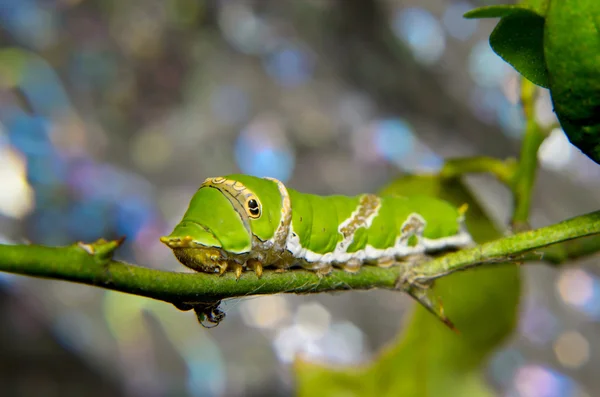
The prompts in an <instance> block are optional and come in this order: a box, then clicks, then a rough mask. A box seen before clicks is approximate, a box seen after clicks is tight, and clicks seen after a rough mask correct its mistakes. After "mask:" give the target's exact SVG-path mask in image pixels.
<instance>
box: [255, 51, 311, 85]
mask: <svg viewBox="0 0 600 397" xmlns="http://www.w3.org/2000/svg"><path fill="white" fill-rule="evenodd" d="M314 68H315V59H314V54H313V53H311V52H309V51H308V50H307V49H305V48H304V47H303V46H300V45H297V44H292V43H285V44H283V45H280V46H279V48H277V49H276V50H275V51H273V52H271V53H270V54H269V55H268V56H267V57H266V59H265V69H266V70H267V73H268V74H269V76H271V77H272V78H273V79H274V80H275V81H277V82H278V83H279V84H281V85H282V86H284V87H288V88H291V87H296V86H299V85H302V84H304V83H306V82H308V80H310V78H311V77H312V75H313V73H314Z"/></svg>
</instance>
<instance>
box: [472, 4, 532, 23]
mask: <svg viewBox="0 0 600 397" xmlns="http://www.w3.org/2000/svg"><path fill="white" fill-rule="evenodd" d="M523 14H527V15H529V14H535V15H538V16H541V15H539V14H537V13H536V12H535V11H533V10H532V9H530V8H528V7H524V6H522V5H512V4H503V5H495V6H486V7H479V8H475V9H474V10H471V11H468V12H467V13H465V15H464V17H465V18H468V19H480V18H503V17H508V16H512V15H523Z"/></svg>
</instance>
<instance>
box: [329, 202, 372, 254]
mask: <svg viewBox="0 0 600 397" xmlns="http://www.w3.org/2000/svg"><path fill="white" fill-rule="evenodd" d="M380 206H381V199H380V198H379V197H377V196H375V195H374V194H364V195H362V196H361V197H360V200H359V203H358V207H357V208H356V210H355V211H354V212H353V213H352V215H350V218H348V219H346V220H345V221H344V222H342V224H341V225H340V227H339V229H338V231H339V232H340V233H341V234H342V236H344V238H343V239H342V241H340V242H339V243H338V246H337V247H336V250H338V249H339V250H342V252H346V248H347V247H348V246H349V245H350V244H351V243H352V240H353V238H354V233H355V232H356V231H357V230H358V229H359V228H361V227H367V226H368V220H369V219H370V218H371V219H372V217H373V216H374V215H376V214H377V211H379V207H380Z"/></svg>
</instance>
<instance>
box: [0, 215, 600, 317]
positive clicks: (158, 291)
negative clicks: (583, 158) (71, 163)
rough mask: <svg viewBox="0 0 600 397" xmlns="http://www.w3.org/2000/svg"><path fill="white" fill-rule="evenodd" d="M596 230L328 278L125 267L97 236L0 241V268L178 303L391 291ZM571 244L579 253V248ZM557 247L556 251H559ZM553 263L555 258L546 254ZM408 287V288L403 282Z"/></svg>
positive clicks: (531, 236) (572, 225)
mask: <svg viewBox="0 0 600 397" xmlns="http://www.w3.org/2000/svg"><path fill="white" fill-rule="evenodd" d="M599 233H600V212H595V213H591V214H588V215H583V216H580V217H577V218H573V219H570V220H567V221H565V222H562V223H559V224H557V225H553V226H548V227H545V228H541V229H538V230H534V231H527V232H523V233H520V234H516V235H513V236H510V237H506V238H502V239H499V240H496V241H492V242H490V243H486V244H483V245H481V246H478V247H476V248H473V249H467V250H463V251H458V252H454V253H451V254H447V255H445V256H443V257H440V258H437V259H434V260H432V261H429V262H426V263H421V264H418V265H414V266H413V267H402V266H400V267H394V268H391V269H383V268H378V267H376V266H365V267H363V268H362V269H361V270H360V272H358V273H348V272H345V271H343V270H334V271H333V272H332V273H331V274H329V275H327V276H318V275H317V274H315V273H314V272H311V271H305V270H293V271H288V272H283V273H277V272H275V271H265V273H264V274H263V276H262V278H260V279H259V278H257V277H256V275H255V274H254V273H251V272H246V273H244V274H243V275H242V277H241V278H240V279H239V280H236V279H235V276H234V275H233V274H232V273H228V274H225V275H224V276H221V277H219V276H217V275H214V274H205V273H175V272H168V271H161V270H156V269H148V268H143V267H138V266H134V265H129V264H126V263H123V262H118V261H114V260H112V259H111V257H112V253H113V251H114V250H115V249H116V248H117V247H118V245H119V242H104V241H100V242H97V243H95V244H92V245H86V244H81V243H80V244H75V245H72V246H68V247H56V248H54V247H44V246H37V245H0V271H4V272H10V273H16V274H22V275H28V276H35V277H43V278H51V279H58V280H65V281H73V282H77V283H82V284H88V285H93V286H97V287H101V288H105V289H110V290H115V291H121V292H125V293H130V294H135V295H140V296H144V297H148V298H153V299H159V300H164V301H167V302H171V303H174V304H178V305H179V306H181V305H180V304H181V303H198V302H213V301H218V300H222V299H226V298H233V297H245V296H249V295H263V294H275V293H296V294H306V293H319V292H331V291H340V290H350V289H354V290H366V289H372V288H385V289H396V288H397V287H398V284H397V280H398V277H401V279H402V280H403V283H402V284H403V285H401V288H403V289H406V290H407V291H409V290H410V289H414V288H412V287H415V286H419V285H422V284H427V283H428V282H429V281H432V280H434V279H436V278H439V277H442V276H444V275H447V274H450V273H452V272H455V271H459V270H464V269H467V268H469V267H473V266H477V265H481V264H486V263H497V262H507V261H511V260H514V258H520V259H521V257H523V254H524V253H525V252H527V251H532V250H537V249H541V248H543V247H547V246H548V245H551V244H556V243H561V242H565V241H568V240H572V239H575V238H578V237H584V236H590V235H594V234H599ZM594 243H595V244H596V245H595V246H594V247H593V249H592V246H591V245H590V244H585V245H581V246H578V245H576V244H573V243H571V245H570V248H569V249H568V250H566V251H565V252H568V253H569V254H568V256H563V257H562V259H564V260H566V259H569V258H573V257H578V256H581V255H589V254H592V253H595V252H598V251H599V250H600V244H598V243H600V239H596V240H595V241H594ZM577 247H580V248H581V249H582V251H581V252H580V253H578V252H577V251H576V249H577ZM543 252H544V251H542V252H540V253H537V255H535V254H533V255H530V256H524V257H523V258H522V259H523V260H545V259H547V258H545V257H544V255H543ZM561 252H562V251H561ZM552 259H553V261H559V260H561V258H560V257H558V256H554V257H552ZM407 284H408V285H407Z"/></svg>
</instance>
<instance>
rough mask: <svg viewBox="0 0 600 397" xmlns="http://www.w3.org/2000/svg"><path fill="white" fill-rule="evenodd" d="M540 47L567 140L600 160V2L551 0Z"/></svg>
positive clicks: (556, 108)
mask: <svg viewBox="0 0 600 397" xmlns="http://www.w3.org/2000/svg"><path fill="white" fill-rule="evenodd" d="M544 51H545V59H546V65H547V68H548V73H549V75H550V91H551V94H552V102H553V104H554V110H555V112H556V115H557V116H558V119H559V120H560V123H561V125H562V127H563V129H564V130H565V133H566V134H567V136H568V137H569V139H570V141H571V142H572V143H573V144H574V145H575V146H577V147H578V148H579V149H581V150H582V151H583V152H584V153H585V154H587V155H588V156H589V157H590V158H591V159H592V160H594V161H595V162H596V163H600V1H599V0H569V1H564V0H562V1H557V0H553V1H552V2H551V5H550V7H549V8H548V13H547V15H546V31H545V34H544Z"/></svg>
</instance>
